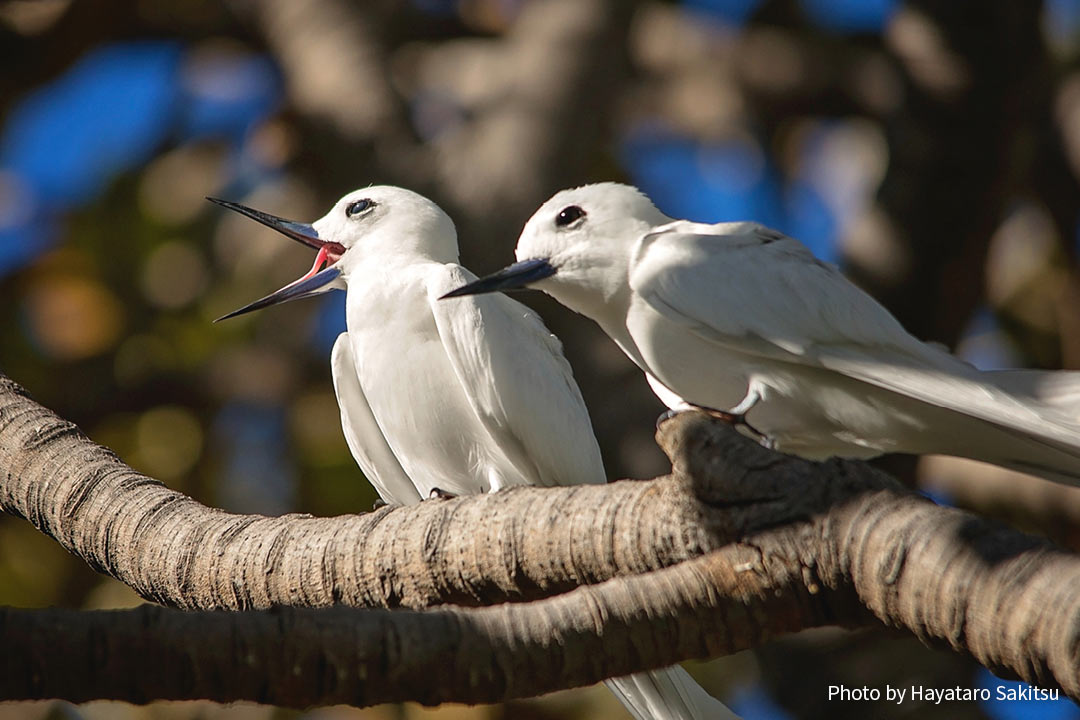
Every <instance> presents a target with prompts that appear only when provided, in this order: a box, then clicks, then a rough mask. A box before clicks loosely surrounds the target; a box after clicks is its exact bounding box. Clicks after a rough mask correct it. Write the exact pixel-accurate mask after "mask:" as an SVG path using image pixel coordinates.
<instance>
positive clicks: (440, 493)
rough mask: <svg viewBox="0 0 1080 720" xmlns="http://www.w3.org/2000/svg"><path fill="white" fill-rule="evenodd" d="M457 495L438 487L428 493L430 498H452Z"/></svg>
mask: <svg viewBox="0 0 1080 720" xmlns="http://www.w3.org/2000/svg"><path fill="white" fill-rule="evenodd" d="M456 497H457V495H455V494H454V493H452V492H446V491H445V490H443V489H442V488H437V487H433V488H431V492H429V493H428V500H450V499H452V498H456Z"/></svg>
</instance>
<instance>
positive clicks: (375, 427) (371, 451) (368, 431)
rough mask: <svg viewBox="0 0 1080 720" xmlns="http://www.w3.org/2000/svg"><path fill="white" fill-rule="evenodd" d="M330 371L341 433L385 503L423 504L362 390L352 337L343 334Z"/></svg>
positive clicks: (335, 348) (337, 341)
mask: <svg viewBox="0 0 1080 720" xmlns="http://www.w3.org/2000/svg"><path fill="white" fill-rule="evenodd" d="M330 367H331V369H332V370H333V376H334V394H335V395H337V401H338V407H340V408H341V430H342V431H343V432H344V433H345V442H346V443H347V444H348V446H349V450H350V451H351V452H352V456H353V458H354V459H355V460H356V464H357V465H359V466H360V469H361V470H362V471H363V473H364V476H365V477H367V479H368V481H369V482H370V483H371V484H372V485H373V486H374V487H375V490H376V491H378V493H379V497H381V498H382V499H383V500H384V501H385V502H387V503H390V504H392V505H410V504H412V503H416V502H420V500H422V498H421V497H420V493H419V492H417V490H416V487H415V486H414V485H413V483H412V480H410V479H409V476H408V475H406V474H405V471H404V470H402V469H401V464H400V463H399V462H398V459H397V456H395V455H394V451H393V450H391V449H390V446H389V445H388V444H387V443H386V438H385V437H384V436H383V434H382V430H380V429H379V424H378V423H377V422H376V421H375V416H374V415H373V414H372V412H371V406H370V405H369V404H368V401H367V397H365V396H364V391H363V390H362V389H361V387H360V381H359V380H358V379H357V377H356V364H355V363H354V362H353V352H352V343H351V342H350V341H349V333H347V332H343V333H341V334H340V335H338V339H337V340H336V341H335V342H334V350H333V352H332V353H331V354H330Z"/></svg>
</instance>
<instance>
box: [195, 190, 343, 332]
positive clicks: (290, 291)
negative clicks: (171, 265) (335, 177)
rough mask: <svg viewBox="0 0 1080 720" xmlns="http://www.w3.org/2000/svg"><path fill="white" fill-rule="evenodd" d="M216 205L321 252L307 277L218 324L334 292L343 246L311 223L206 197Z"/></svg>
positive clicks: (245, 307) (222, 317) (235, 312)
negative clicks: (293, 301) (229, 319)
mask: <svg viewBox="0 0 1080 720" xmlns="http://www.w3.org/2000/svg"><path fill="white" fill-rule="evenodd" d="M206 199H207V200H209V201H210V202H212V203H216V204H218V205H221V206H222V207H225V208H228V209H230V210H233V211H235V212H238V213H240V214H241V215H247V216H248V217H249V218H251V219H252V220H255V221H256V222H260V223H262V224H263V225H265V226H267V227H269V228H273V229H274V230H277V231H278V232H279V233H281V234H282V235H285V236H286V237H290V238H292V239H293V240H296V241H297V242H300V243H303V244H304V245H307V246H308V247H312V248H315V249H316V250H318V251H319V252H318V254H317V255H316V256H315V264H314V265H312V266H311V270H309V271H308V272H307V273H306V274H305V275H304V276H303V277H301V278H299V279H297V280H294V281H293V282H291V283H289V284H288V285H286V286H285V287H283V288H281V289H280V290H276V291H275V292H272V293H270V294H269V295H267V296H266V297H264V298H260V299H259V300H256V301H255V302H253V303H249V304H247V305H245V306H244V307H242V308H240V309H239V310H233V311H232V312H231V313H229V314H227V315H222V316H221V317H219V318H218V319H217V320H215V321H214V322H221V321H222V320H227V319H228V318H231V317H236V316H237V315H243V314H244V313H249V312H251V311H252V310H261V309H262V308H264V307H270V306H271V305H278V304H280V303H283V302H288V301H289V300H299V299H300V298H305V297H311V296H312V295H318V294H319V293H323V292H326V291H327V290H331V289H332V287H328V286H330V285H331V284H332V283H334V282H335V281H336V280H337V279H338V278H340V277H341V270H340V269H338V268H336V267H334V263H336V262H337V261H338V260H340V259H341V256H342V255H343V254H344V253H345V247H344V246H343V245H341V244H340V243H336V242H330V241H327V240H321V239H320V238H319V233H318V232H316V230H315V228H314V227H312V226H311V225H308V224H307V223H298V222H293V221H292V220H285V219H284V218H279V217H277V216H276V215H271V214H270V213H264V212H262V211H260V210H255V209H253V208H249V207H247V206H246V205H241V204H240V203H234V202H229V201H228V200H218V199H217V198H212V197H208V198H206Z"/></svg>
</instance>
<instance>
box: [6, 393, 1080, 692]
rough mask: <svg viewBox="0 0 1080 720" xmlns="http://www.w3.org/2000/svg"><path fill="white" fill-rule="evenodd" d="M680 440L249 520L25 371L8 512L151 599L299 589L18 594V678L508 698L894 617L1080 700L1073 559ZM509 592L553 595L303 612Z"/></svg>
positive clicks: (668, 429) (833, 482) (898, 501)
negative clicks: (560, 474)
mask: <svg viewBox="0 0 1080 720" xmlns="http://www.w3.org/2000/svg"><path fill="white" fill-rule="evenodd" d="M658 439H659V441H660V443H661V445H662V446H663V448H664V449H665V451H666V452H667V453H668V454H669V456H670V457H671V458H672V462H673V471H672V475H671V476H670V477H666V478H660V479H657V480H653V481H644V482H629V481H626V482H618V483H613V484H610V485H607V486H600V487H596V486H591V487H570V488H547V489H541V488H517V489H513V490H508V491H504V492H500V493H496V494H493V495H482V496H473V497H466V498H458V499H455V500H448V501H440V502H425V503H421V504H420V505H418V506H413V507H408V508H388V509H384V510H381V511H379V512H377V513H372V514H369V515H363V516H345V517H338V518H311V517H304V516H285V517H282V518H266V517H259V516H240V515H232V514H229V513H225V512H222V511H219V510H214V509H211V508H206V507H203V506H201V505H199V504H198V503H196V502H195V501H193V500H191V499H190V498H186V497H185V496H183V495H180V494H179V493H175V492H173V491H170V490H168V489H167V488H165V487H164V486H162V485H161V484H160V483H158V482H157V481H155V480H152V479H150V478H147V477H145V476H142V475H139V474H138V473H135V472H134V471H133V470H131V469H130V468H128V467H127V466H125V465H124V464H123V463H121V462H120V461H119V460H117V459H116V458H115V456H113V455H112V453H110V452H109V451H108V450H105V449H104V448H101V447H99V446H97V445H95V444H94V443H92V442H90V441H89V440H88V439H87V438H85V437H84V436H82V434H81V433H79V431H78V430H77V428H75V427H74V426H73V425H71V424H70V423H67V422H65V421H63V420H61V419H60V418H58V417H56V416H55V415H53V414H52V413H51V412H49V411H48V410H46V409H45V408H42V407H41V406H39V405H37V404H36V403H34V402H33V401H32V400H31V399H30V398H29V397H27V395H26V394H25V392H24V391H22V390H21V388H19V387H18V386H17V385H16V384H15V383H13V382H12V381H10V380H8V379H6V378H4V379H3V381H2V382H0V469H2V474H0V507H3V509H5V510H6V511H8V512H12V513H15V514H18V515H21V516H22V517H25V518H26V519H28V520H29V521H31V522H32V523H34V525H35V526H36V527H38V528H39V529H41V530H42V531H43V532H46V533H47V534H49V535H50V536H52V537H54V538H56V539H57V540H58V541H59V542H61V543H62V544H63V545H64V546H65V547H67V548H68V549H69V550H71V551H72V552H74V553H76V554H78V555H79V556H80V557H83V558H84V559H86V560H87V561H88V562H89V563H91V564H92V565H94V566H95V567H97V568H99V569H101V570H103V571H106V572H109V573H111V574H113V575H115V576H116V577H118V578H120V579H121V580H123V581H125V582H127V583H129V584H130V585H132V587H134V588H135V589H136V590H137V591H139V592H140V593H142V594H143V595H144V596H145V597H148V598H151V599H157V600H160V601H163V602H166V603H169V604H172V605H176V606H180V607H186V608H200V609H212V608H223V609H247V608H265V607H274V608H277V609H276V610H275V611H273V612H272V613H270V614H267V613H265V612H247V613H228V614H221V613H217V614H215V613H202V614H188V613H178V612H173V611H164V610H156V609H155V610H149V609H142V610H137V611H130V612H117V613H72V612H68V611H63V612H62V611H49V610H40V611H6V612H4V613H3V614H0V632H2V633H3V636H4V637H5V639H6V641H5V653H4V655H3V660H0V678H2V679H0V697H5V698H29V697H43V696H50V697H57V696H59V697H65V698H69V699H73V700H84V699H88V698H89V697H114V698H122V699H128V700H133V701H145V700H148V699H151V698H181V697H183V698H191V697H208V698H214V699H221V700H226V699H241V698H245V699H251V700H260V701H263V702H275V703H281V704H288V705H308V704H313V703H321V702H338V701H347V702H354V703H357V704H365V703H370V702H380V701H386V700H391V699H399V700H400V699H414V700H421V701H423V702H429V703H436V702H446V701H462V702H482V701H494V700H500V699H508V698H511V697H521V696H526V695H533V694H537V693H540V692H545V691H548V690H552V689H556V688H560V687H569V686H576V685H581V684H588V683H592V682H595V681H596V680H598V679H601V678H603V677H608V676H611V675H615V674H626V673H628V672H631V671H637V670H642V669H646V668H653V667H660V666H663V665H668V664H671V663H672V662H675V661H678V660H683V659H687V658H692V657H696V658H703V657H712V656H716V655H719V654H723V653H726V652H732V651H735V650H738V649H742V648H747V647H752V646H754V645H757V644H759V643H761V642H762V641H764V640H766V639H768V638H770V637H773V636H775V635H777V634H779V633H783V632H790V631H793V630H797V629H800V628H805V627H812V626H819V625H844V626H849V627H858V626H879V627H880V624H881V623H884V624H885V625H887V626H891V627H894V628H899V629H905V630H907V631H909V632H911V633H914V634H915V635H916V636H917V637H919V638H920V639H922V640H924V641H925V642H928V643H931V644H935V645H942V646H947V647H950V648H952V649H954V650H956V651H959V652H964V653H968V654H970V655H971V656H973V657H974V658H975V659H976V660H978V661H979V662H981V663H983V664H985V665H987V666H988V667H991V668H993V669H995V670H997V671H999V672H1003V673H1006V674H1011V675H1016V676H1019V677H1022V678H1024V679H1026V680H1028V681H1030V682H1033V683H1036V684H1039V685H1041V686H1044V687H1054V686H1060V687H1062V688H1063V689H1064V691H1065V692H1066V693H1067V694H1069V695H1070V696H1072V697H1074V698H1075V697H1080V657H1078V655H1077V653H1076V652H1075V648H1076V647H1077V646H1078V645H1080V559H1078V558H1077V557H1075V556H1074V555H1072V554H1069V553H1066V552H1064V551H1061V550H1058V549H1055V548H1054V547H1052V546H1050V545H1049V544H1048V543H1046V542H1044V541H1041V540H1038V539H1036V538H1032V537H1029V536H1025V535H1023V534H1021V533H1018V532H1016V531H1013V530H1011V529H1008V528H1005V527H1002V526H1000V525H996V524H994V523H992V522H989V521H986V520H982V519H980V518H977V517H975V516H972V515H970V514H967V513H964V512H961V511H958V510H954V509H949V508H941V507H938V506H936V505H934V504H933V503H931V502H929V501H928V500H926V499H924V498H922V497H920V496H918V495H915V494H913V493H911V492H910V491H909V490H907V489H905V488H904V487H902V486H900V485H899V484H898V483H896V482H895V481H893V480H892V479H891V478H889V477H887V476H885V475H884V474H882V473H880V472H878V471H876V470H873V469H872V468H870V467H868V466H866V465H865V464H862V463H857V462H847V461H831V462H827V463H810V462H807V461H803V460H800V459H797V458H791V457H786V456H781V455H777V454H775V453H772V452H770V451H768V450H765V449H763V448H761V447H759V446H757V445H756V444H754V443H752V442H750V441H749V440H747V439H746V438H744V437H742V436H740V435H739V434H738V433H736V432H734V431H732V430H731V429H730V428H727V427H726V426H723V425H720V424H717V423H716V422H714V421H711V420H710V419H708V418H707V417H705V416H703V415H700V414H693V413H686V414H682V415H680V416H677V417H676V418H675V419H673V420H671V421H669V422H667V423H665V424H664V425H663V426H662V427H661V428H660V431H659V432H658ZM667 565H673V566H672V567H664V566H667ZM623 575H626V576H629V577H619V576H623ZM589 583H599V584H596V585H593V586H590V587H584V588H578V589H576V590H572V591H569V592H564V591H567V590H568V589H569V588H571V587H573V586H574V585H578V584H589ZM559 593H563V594H559ZM552 596H554V597H552ZM503 600H532V602H524V603H517V604H509V605H503V606H499V607H492V608H454V609H444V610H440V611H438V612H437V613H436V614H434V615H432V614H430V613H431V612H432V611H427V612H391V613H387V612H379V613H364V614H358V613H356V612H347V611H345V610H344V609H342V608H330V609H326V610H325V611H324V612H323V613H322V614H320V613H313V611H310V610H307V609H305V608H310V607H323V606H328V605H333V604H336V605H352V606H357V607H374V606H389V607H395V606H409V607H413V608H421V607H426V606H431V605H437V604H445V603H448V602H453V603H457V604H459V605H460V604H479V603H492V602H499V601H503ZM282 606H292V607H291V608H282ZM447 648H448V649H449V650H446V653H448V654H444V649H447ZM436 650H438V652H437V653H436ZM435 656H438V657H440V661H439V662H440V671H439V672H434V671H433V670H432V667H431V666H430V663H431V662H432V657H435ZM155 658H165V660H159V661H157V662H154V661H153V660H154V659H155ZM177 667H180V668H186V670H185V671H184V672H176V668H177ZM297 676H299V677H302V678H304V681H297V680H296V679H295V678H296V677H297ZM87 678H94V679H95V681H94V682H91V681H90V680H88V679H87ZM223 678H227V679H223ZM290 678H293V679H290ZM421 687H423V689H420V688H421Z"/></svg>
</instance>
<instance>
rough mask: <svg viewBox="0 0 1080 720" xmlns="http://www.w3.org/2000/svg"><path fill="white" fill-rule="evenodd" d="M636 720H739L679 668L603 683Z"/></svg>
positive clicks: (673, 667)
mask: <svg viewBox="0 0 1080 720" xmlns="http://www.w3.org/2000/svg"><path fill="white" fill-rule="evenodd" d="M604 684H605V685H607V686H608V689H610V690H611V692H613V693H614V694H615V697H617V698H619V700H620V701H621V702H622V704H623V705H624V706H626V709H627V710H629V711H630V714H631V715H633V716H634V718H635V720H739V716H738V715H736V714H735V713H733V712H731V710H729V709H728V708H727V706H726V705H724V704H723V703H722V702H720V701H719V700H717V699H716V698H714V697H713V696H712V695H710V694H709V693H707V692H705V689H704V688H702V687H701V686H700V685H698V684H697V683H696V682H694V679H693V678H692V677H690V673H688V672H686V671H685V670H683V669H682V668H681V667H680V666H678V665H672V666H671V667H668V668H664V669H663V670H653V671H651V672H644V673H635V674H634V675H627V676H625V677H618V678H612V679H610V680H607V681H605V683H604Z"/></svg>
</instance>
